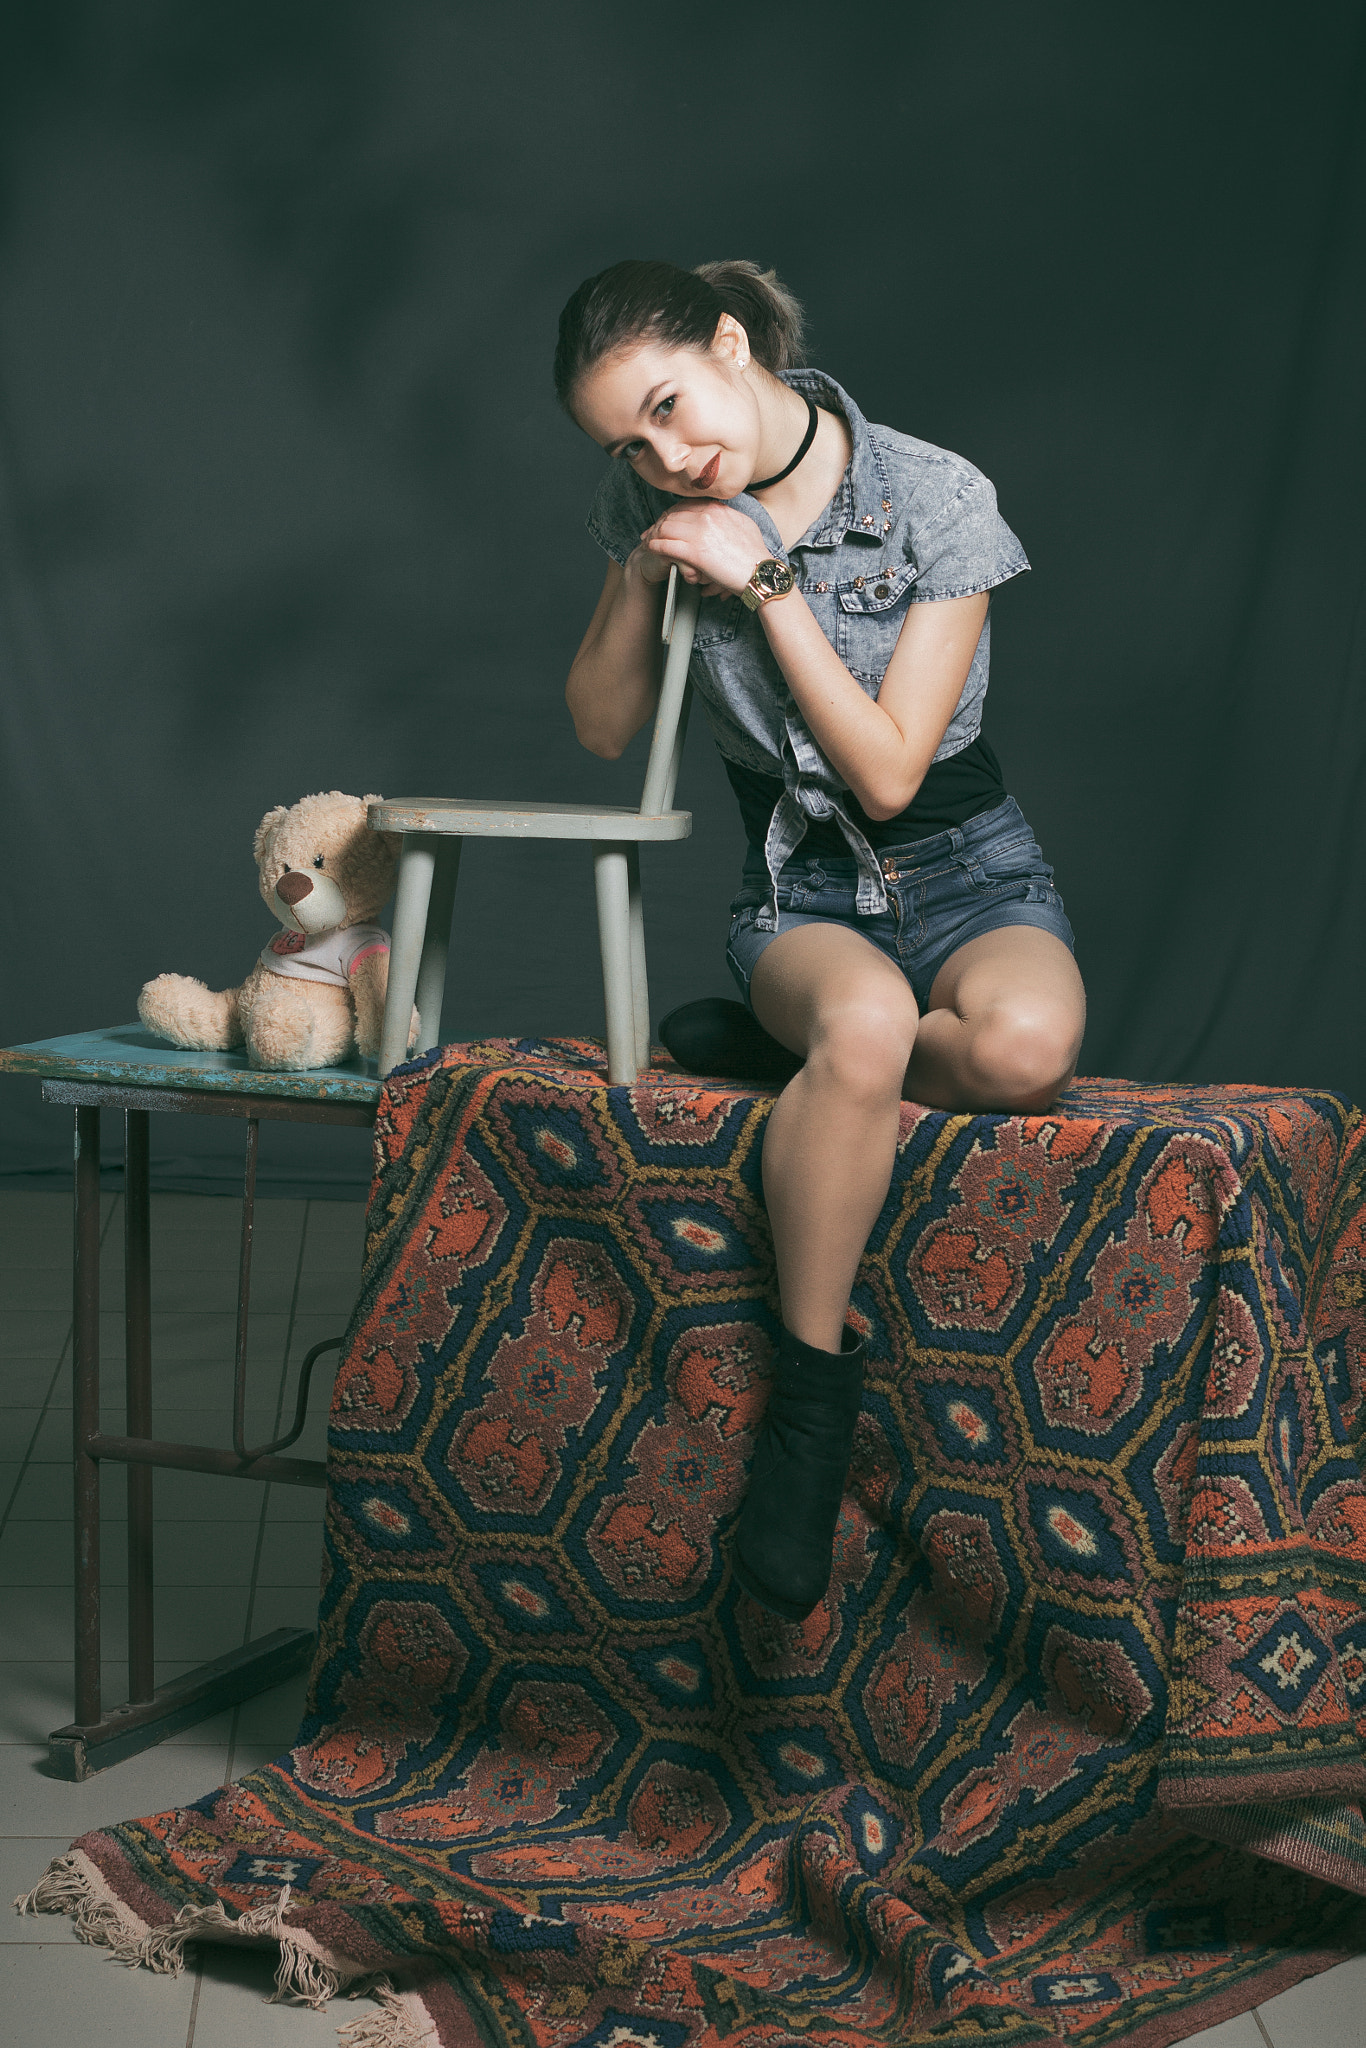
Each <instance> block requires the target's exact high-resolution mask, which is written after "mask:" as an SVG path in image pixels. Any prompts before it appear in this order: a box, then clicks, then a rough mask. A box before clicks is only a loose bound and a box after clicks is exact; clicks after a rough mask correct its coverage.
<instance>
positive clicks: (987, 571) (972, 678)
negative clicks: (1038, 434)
mask: <svg viewBox="0 0 1366 2048" xmlns="http://www.w3.org/2000/svg"><path fill="white" fill-rule="evenodd" d="M783 381H784V383H786V384H790V385H791V386H792V388H793V390H794V391H799V392H801V394H802V395H803V397H810V398H812V399H814V400H815V402H816V403H817V404H818V405H822V406H825V407H826V408H827V409H828V410H830V411H832V412H841V413H843V415H844V417H845V419H846V420H847V421H848V424H849V432H850V436H851V438H852V441H853V455H852V457H851V459H850V462H849V466H848V468H847V469H846V470H845V473H844V479H843V481H842V483H841V485H840V488H839V490H838V491H837V492H836V494H835V496H834V497H833V498H832V499H831V501H830V503H829V504H828V505H827V506H826V507H825V508H824V510H823V511H822V512H820V513H819V514H818V515H817V517H816V519H815V520H814V521H813V522H812V524H811V525H810V526H809V527H808V528H807V530H806V532H805V533H804V534H803V535H802V537H801V539H800V540H796V541H794V542H793V543H792V546H791V547H790V548H785V547H784V546H783V544H782V542H781V541H780V540H779V538H778V530H777V528H776V527H775V526H774V524H773V521H772V520H771V519H770V517H769V515H768V513H767V512H766V511H765V509H764V507H763V506H762V505H761V504H760V503H759V501H758V499H757V498H752V497H750V495H749V493H748V492H745V491H742V492H741V494H740V496H739V497H738V498H733V499H732V500H731V501H730V502H731V503H732V504H733V505H734V507H735V509H736V510H737V511H739V512H744V513H745V514H746V515H747V516H748V517H749V518H750V519H752V520H753V521H754V522H755V524H756V525H757V526H758V528H759V530H760V532H761V533H762V534H763V536H764V538H765V540H766V541H767V542H768V545H769V547H770V549H771V551H772V553H773V556H774V558H775V560H777V561H780V562H790V563H791V566H792V567H793V568H794V569H795V570H796V572H797V578H798V582H799V585H800V588H801V590H802V593H803V595H804V596H805V599H806V602H807V604H808V605H809V606H810V607H811V610H812V612H813V613H814V615H815V617H816V619H817V620H818V621H819V623H820V626H821V629H822V631H823V632H824V634H825V636H826V638H827V639H828V640H829V642H830V644H831V646H832V647H833V648H834V650H835V652H836V653H837V654H838V655H839V658H840V660H841V661H842V662H843V663H844V665H845V667H846V668H847V669H848V670H849V673H850V674H851V675H852V676H853V678H854V680H855V682H856V683H858V685H859V686H860V688H861V689H863V690H866V691H867V693H868V695H869V696H870V697H876V696H877V693H878V690H879V687H880V686H881V683H882V678H883V675H884V674H885V673H886V669H887V663H888V661H889V660H890V659H891V654H892V649H893V648H894V647H895V646H896V641H897V635H898V634H899V632H900V631H901V624H902V620H903V619H904V618H905V616H906V607H907V605H908V604H918V603H923V602H925V601H927V600H931V599H935V598H949V597H968V596H971V595H972V594H973V593H974V592H977V591H983V590H990V589H992V588H993V587H994V586H995V585H996V584H998V583H1004V582H1006V580H1007V579H1008V578H1009V577H1011V576H1018V575H1019V574H1020V572H1021V570H1023V569H1027V568H1028V567H1029V563H1028V562H1027V561H1026V559H1025V555H1024V550H1023V549H1022V548H1021V546H1020V543H1019V541H1018V540H1017V539H1016V538H1015V535H1014V534H1013V533H1012V532H1011V530H1010V528H1009V527H1008V526H1007V525H1006V523H1005V521H1004V520H1003V519H1002V518H1001V516H1000V514H999V512H998V511H997V510H996V493H995V491H994V490H993V488H992V486H991V484H990V483H989V482H988V481H987V479H986V477H984V476H983V475H982V473H981V471H980V470H978V469H974V468H973V466H972V464H971V463H970V462H965V461H964V460H963V457H962V456H961V455H950V454H949V453H948V451H947V450H946V449H943V448H934V447H932V446H931V445H930V443H929V442H928V441H917V440H914V439H913V438H912V437H911V435H909V434H898V433H896V432H894V430H893V429H892V428H891V427H876V426H871V425H870V424H869V422H868V421H867V420H865V419H864V417H863V414H862V413H861V412H860V411H859V409H858V407H857V406H856V405H855V404H854V402H853V400H852V399H851V398H850V397H849V395H848V394H847V392H845V391H843V390H841V388H840V386H839V385H838V384H837V383H836V382H835V380H834V378H833V377H827V376H826V375H825V374H824V372H823V371H820V370H809V369H808V370H789V371H787V372H786V373H785V374H784V377H783ZM677 502H678V501H677V499H675V498H673V497H670V496H669V495H668V494H667V493H666V492H664V491H657V490H654V489H653V488H652V487H651V486H650V485H649V484H646V483H643V482H642V481H641V479H640V478H639V477H638V476H637V475H636V473H635V471H634V470H633V469H631V468H630V466H629V464H628V463H626V462H625V461H624V460H621V459H618V460H616V461H614V462H613V463H612V465H611V467H610V469H609V470H608V473H607V475H606V476H605V477H604V478H603V480H602V483H601V484H600V485H599V487H598V491H597V495H596V496H595V498H594V500H593V506H592V510H591V512H590V513H589V517H588V530H589V532H590V533H591V534H592V536H593V538H594V540H596V541H597V543H598V545H599V546H600V547H602V548H604V549H605V550H606V552H607V553H608V554H609V555H610V556H611V557H612V559H613V560H614V561H616V562H625V560H626V558H627V556H628V555H629V554H630V553H631V551H632V549H633V548H634V547H636V546H637V545H638V543H639V540H640V536H641V534H642V532H643V531H644V529H645V528H646V527H647V526H651V525H653V524H654V522H655V520H657V519H661V518H662V517H663V516H664V514H665V512H667V511H668V510H669V508H670V507H671V506H672V505H674V504H676V503H677ZM990 650H991V625H990V620H989V619H988V620H987V621H986V622H985V623H984V624H983V626H982V636H981V639H980V640H979V641H978V643H977V648H976V652H975V653H974V655H973V658H972V666H971V668H970V669H969V671H968V677H967V681H966V682H965V683H964V685H963V694H962V696H961V697H960V698H959V700H958V704H957V707H956V709H955V711H954V714H953V717H952V718H951V719H950V721H949V724H948V729H947V731H946V732H945V734H944V738H943V740H942V742H941V743H940V746H939V748H938V751H937V752H936V754H935V757H934V758H935V760H936V761H943V760H947V759H948V757H949V756H950V755H951V754H956V753H959V752H961V750H962V749H963V748H964V747H966V746H968V745H970V744H971V742H972V741H973V740H974V739H976V737H977V734H978V733H979V732H980V730H981V725H982V700H983V698H984V697H985V696H986V690H987V673H988V667H989V663H990ZM690 676H691V680H692V684H693V687H694V689H695V690H696V691H697V694H698V695H699V696H700V697H701V699H702V701H703V703H704V704H705V705H706V708H707V716H708V718H709V719H710V721H711V729H712V732H713V734H714V736H715V739H716V744H717V746H718V747H719V748H720V750H721V753H722V754H723V755H724V756H725V757H726V758H727V759H729V760H731V761H735V762H738V763H739V765H740V766H741V767H743V768H750V769H754V770H757V771H758V772H759V773H761V774H765V775H781V777H782V780H783V791H784V793H783V796H782V798H781V800H780V801H779V803H778V804H777V806H776V807H775V809H774V812H773V818H772V822H771V823H770V825H769V829H768V839H767V843H766V845H765V848H764V859H765V863H766V865H767V868H768V873H769V880H770V884H771V888H770V894H769V900H768V902H767V903H766V904H765V906H764V908H763V910H762V911H761V912H760V914H759V918H758V922H759V924H760V925H761V926H762V927H763V928H764V929H767V930H773V929H775V928H776V924H777V904H776V890H777V879H778V874H779V871H780V870H781V868H782V865H783V863H784V861H785V860H787V859H788V858H789V856H790V855H791V854H792V853H793V852H794V851H795V849H796V847H797V846H798V845H799V843H800V842H801V840H802V838H803V836H804V835H805V832H806V828H807V824H808V821H809V820H811V819H813V818H831V817H833V818H834V819H835V820H836V821H837V823H838V826H839V829H840V830H841V831H842V832H843V834H844V837H845V839H846V840H847V841H848V843H849V850H850V852H851V854H852V855H853V857H854V859H855V860H856V862H857V863H858V876H859V879H858V888H857V893H856V898H855V905H856V909H857V911H859V912H860V913H863V914H865V915H866V914H872V913H874V912H883V911H885V910H886V908H887V894H886V890H885V888H884V887H883V880H882V870H881V868H880V866H879V864H878V858H877V855H876V854H875V853H874V851H873V849H872V847H871V846H870V845H869V843H868V841H867V839H866V838H865V837H864V835H863V833H862V832H860V831H859V829H858V827H857V826H856V825H855V824H853V823H852V821H851V820H850V819H849V817H848V816H847V815H846V813H845V809H844V804H843V799H844V797H845V796H846V795H847V794H848V786H847V784H846V783H845V782H844V781H843V780H842V778H841V777H840V776H839V775H838V774H837V773H836V771H835V769H834V768H833V767H832V766H831V764H830V762H829V761H828V760H827V759H826V757H825V755H824V754H823V753H822V752H821V750H820V748H819V747H818V746H817V744H816V742H815V740H814V739H813V738H812V736H811V734H810V732H809V731H808V730H807V726H806V722H805V720H804V719H803V717H802V715H801V712H800V711H799V710H798V708H797V705H796V703H795V701H794V699H793V696H792V693H791V691H790V690H789V689H788V687H787V683H786V681H785V680H784V677H783V673H782V670H781V669H780V668H779V667H778V664H777V662H776V661H775V660H774V658H773V655H772V653H771V652H770V650H769V645H768V641H767V639H766V638H765V635H764V630H763V627H762V625H761V624H760V622H759V617H758V614H757V613H756V612H751V611H750V610H749V609H748V608H747V607H746V606H745V605H744V604H742V602H741V601H740V599H739V598H738V597H721V598H704V599H703V601H702V604H701V607H700V610H699V613H698V620H697V633H696V637H695V639H694V641H693V657H692V666H691V670H690Z"/></svg>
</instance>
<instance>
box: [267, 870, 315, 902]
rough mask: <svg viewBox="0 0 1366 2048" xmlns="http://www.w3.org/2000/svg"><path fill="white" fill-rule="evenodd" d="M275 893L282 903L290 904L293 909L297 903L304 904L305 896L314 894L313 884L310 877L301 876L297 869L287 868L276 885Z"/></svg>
mask: <svg viewBox="0 0 1366 2048" xmlns="http://www.w3.org/2000/svg"><path fill="white" fill-rule="evenodd" d="M275 893H276V895H277V896H278V897H279V899H280V901H281V902H282V903H288V904H289V906H290V908H291V909H292V908H293V906H294V905H295V904H296V903H302V902H303V900H304V898H305V896H311V895H312V894H313V884H312V882H311V881H310V880H309V878H308V876H307V875H301V874H300V873H299V870H298V869H297V868H286V869H285V871H284V873H283V874H282V875H281V877H280V879H279V881H278V882H277V883H276V884H275Z"/></svg>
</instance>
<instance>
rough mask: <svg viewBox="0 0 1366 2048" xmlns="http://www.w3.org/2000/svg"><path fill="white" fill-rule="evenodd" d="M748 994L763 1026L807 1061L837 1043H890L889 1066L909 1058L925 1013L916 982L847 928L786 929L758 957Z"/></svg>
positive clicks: (869, 1049)
mask: <svg viewBox="0 0 1366 2048" xmlns="http://www.w3.org/2000/svg"><path fill="white" fill-rule="evenodd" d="M749 996H750V1003H751V1006H752V1008H753V1010H754V1014H755V1016H756V1017H757V1018H758V1019H759V1022H760V1023H761V1024H762V1025H763V1027H764V1029H765V1030H766V1031H768V1032H770V1033H771V1034H772V1036H773V1037H774V1038H776V1039H778V1040H779V1042H780V1043H781V1044H783V1045H785V1046H786V1047H787V1048H788V1050H789V1051H790V1052H795V1053H799V1054H800V1055H801V1056H802V1057H803V1058H810V1056H811V1055H812V1054H813V1053H814V1052H816V1051H817V1050H818V1049H819V1048H822V1047H827V1048H828V1047H829V1046H831V1045H832V1043H835V1042H838V1043H839V1044H840V1045H842V1046H844V1047H847V1048H848V1049H849V1050H850V1051H855V1050H857V1049H859V1048H861V1049H863V1050H864V1051H865V1052H866V1053H868V1054H870V1055H874V1056H875V1055H877V1054H878V1053H879V1052H880V1051H881V1050H882V1048H884V1047H885V1056H886V1060H887V1063H888V1067H889V1071H890V1070H891V1069H892V1068H893V1066H894V1063H895V1059H896V1057H897V1056H898V1055H900V1057H901V1058H902V1059H903V1060H904V1059H906V1058H909V1056H910V1048H911V1045H912V1043H913V1041H914V1039H915V1030H916V1022H917V1019H918V1015H919V1012H918V1010H917V1008H916V1001H915V997H914V995H913V994H912V992H911V986H910V983H909V982H908V981H907V979H906V977H905V975H904V974H903V973H902V972H901V969H900V968H899V967H898V966H897V965H896V963H895V962H894V961H892V960H889V959H888V958H887V955H886V954H885V953H883V952H881V951H880V950H879V948H878V947H877V946H875V945H874V944H873V943H872V941H871V940H869V939H865V938H864V937H863V936H862V934H861V933H859V932H856V931H853V930H851V929H850V927H849V926H848V925H843V924H837V923H833V922H831V923H824V922H822V923H812V924H804V925H800V926H798V927H797V928H796V929H795V930H793V931H787V932H782V933H780V934H779V936H778V937H777V938H776V939H774V940H773V941H772V943H771V944H770V945H768V946H766V947H765V949H764V951H763V953H762V954H761V955H760V957H759V960H758V962H757V964H756V966H755V968H754V971H753V974H752V976H751V979H750V984H749ZM879 1064H880V1062H879Z"/></svg>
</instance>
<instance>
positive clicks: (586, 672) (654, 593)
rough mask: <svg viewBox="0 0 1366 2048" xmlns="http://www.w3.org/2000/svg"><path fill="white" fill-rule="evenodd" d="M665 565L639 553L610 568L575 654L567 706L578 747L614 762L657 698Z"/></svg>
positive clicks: (638, 728)
mask: <svg viewBox="0 0 1366 2048" xmlns="http://www.w3.org/2000/svg"><path fill="white" fill-rule="evenodd" d="M668 573H669V565H668V563H667V562H664V561H662V560H660V559H659V558H658V557H654V558H652V557H650V556H648V555H647V554H646V553H645V551H644V549H642V548H637V549H636V550H635V552H634V553H633V554H631V555H629V556H628V557H627V559H626V565H625V567H624V568H623V567H622V565H621V564H620V563H619V562H609V563H608V565H607V580H606V582H605V583H604V584H603V586H602V595H601V597H600V598H599V599H598V603H597V609H596V610H595V611H594V613H593V616H592V618H591V619H590V621H589V624H588V631H587V632H586V633H585V634H584V636H583V642H582V645H581V646H580V648H579V651H578V653H577V654H576V655H575V656H574V661H573V665H572V666H571V668H570V671H569V681H568V682H567V683H566V685H565V692H564V695H565V702H566V703H567V704H568V706H569V715H570V717H571V718H572V719H573V721H574V731H575V733H576V734H577V735H578V739H579V744H580V745H581V746H585V747H587V749H588V751H589V753H590V754H600V755H601V756H602V757H603V759H604V760H607V761H615V760H616V758H617V756H618V755H619V754H621V753H622V752H623V751H624V750H625V748H626V746H627V744H628V743H629V742H630V741H631V740H633V739H634V738H635V736H636V734H637V733H638V732H639V731H640V728H641V727H642V725H644V724H645V721H646V720H647V719H648V718H652V717H653V716H654V710H655V705H656V703H657V702H658V699H659V679H660V672H661V660H660V656H661V647H660V638H659V629H660V590H661V588H662V585H663V581H664V579H666V578H667V576H668Z"/></svg>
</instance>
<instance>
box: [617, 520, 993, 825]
mask: <svg viewBox="0 0 1366 2048" xmlns="http://www.w3.org/2000/svg"><path fill="white" fill-rule="evenodd" d="M644 544H645V546H646V547H647V548H648V549H649V550H650V551H651V552H652V553H653V554H655V555H657V556H658V557H659V558H660V559H661V560H662V561H665V562H670V561H677V562H680V563H683V564H685V565H686V566H685V568H684V572H683V573H684V574H685V575H687V576H688V580H689V581H690V582H691V581H694V580H703V582H704V587H706V588H709V589H720V590H727V591H731V592H737V591H740V590H743V589H744V587H745V585H746V583H747V582H748V581H749V579H750V576H751V575H752V574H753V572H754V566H755V564H756V563H757V562H762V561H765V560H767V559H768V544H767V542H766V541H765V540H764V537H763V535H762V534H761V533H760V531H759V529H758V527H757V526H756V525H755V523H754V521H753V520H752V519H749V518H746V516H745V514H744V513H743V512H736V511H733V510H732V509H731V508H730V507H729V506H726V505H688V506H679V507H677V508H676V509H675V510H673V511H670V512H667V513H666V514H665V516H664V518H663V519H661V520H659V521H658V522H657V523H656V524H655V525H654V526H652V527H651V528H650V529H649V532H648V533H647V535H646V536H645V542H644ZM986 615H987V597H986V593H985V592H982V593H980V594H979V595H977V596H975V597H954V598H944V599H941V600H939V601H938V602H936V603H933V604H913V605H911V606H909V608H908V610H907V614H906V620H905V623H904V624H903V626H902V628H901V633H900V635H899V637H898V639H897V643H896V647H895V649H894V650H893V653H892V658H891V660H890V662H889V663H888V664H887V672H886V674H885V675H884V676H883V679H882V684H881V687H880V689H879V691H878V695H877V697H876V698H872V697H869V696H867V695H866V694H865V693H864V691H863V690H861V689H860V688H859V686H858V684H857V683H856V682H855V681H854V678H853V677H852V676H851V675H850V673H849V671H848V669H847V668H846V667H845V666H844V663H843V662H842V661H841V660H840V658H839V656H838V655H837V654H836V652H835V650H834V648H833V647H832V646H831V645H830V642H829V641H828V640H827V639H826V637H825V635H824V633H823V632H822V631H821V629H820V626H819V625H818V624H817V622H816V618H815V616H814V614H813V613H812V611H811V608H810V606H809V605H808V604H807V602H806V599H805V598H804V597H803V596H802V594H801V592H800V591H799V590H794V591H793V592H792V593H791V594H790V596H788V597H780V598H774V599H772V600H771V601H770V602H769V603H768V604H765V605H761V606H760V608H759V619H760V623H761V624H762V626H763V629H764V632H765V633H766V635H767V636H768V644H769V646H770V647H771V648H772V649H773V655H774V659H775V660H776V661H777V663H778V666H779V668H780V669H781V670H782V672H783V675H784V676H785V678H786V680H787V686H788V688H789V689H790V690H791V692H792V695H793V697H794V698H795V699H796V701H797V705H798V707H799V709H800V711H801V713H802V716H803V718H804V719H805V720H806V723H807V726H808V728H809V730H810V732H811V736H812V738H813V739H814V740H815V742H816V744H817V746H818V747H819V748H820V750H821V752H822V753H823V754H824V755H825V757H826V759H827V760H828V761H829V762H830V764H831V766H832V767H833V768H834V770H835V772H836V773H837V774H838V775H839V776H841V777H842V779H843V780H844V782H845V783H846V784H847V785H848V787H849V788H850V789H851V790H852V791H853V793H854V795H855V796H856V797H857V798H858V800H859V803H860V804H861V805H862V806H863V809H864V810H865V811H866V812H867V813H868V816H869V817H870V818H895V817H896V816H897V815H898V813H899V812H901V811H904V810H905V808H906V806H907V804H909V803H910V801H911V799H912V798H913V797H914V795H915V793H916V791H917V790H918V789H919V787H920V785H921V783H922V782H923V781H924V779H925V773H926V770H927V769H928V768H929V765H930V762H931V761H932V760H933V759H934V756H935V754H936V752H937V750H938V747H939V743H940V741H941V740H942V739H943V737H944V733H945V731H946V730H947V727H948V723H949V720H950V719H951V718H952V717H953V713H954V709H955V707H956V705H957V703H958V699H959V698H960V696H961V695H962V693H963V685H964V683H965V682H966V681H967V676H968V670H969V668H970V667H971V666H972V657H973V654H974V652H975V651H976V647H977V642H978V639H979V638H980V636H981V631H982V623H983V621H984V619H985V618H986Z"/></svg>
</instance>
